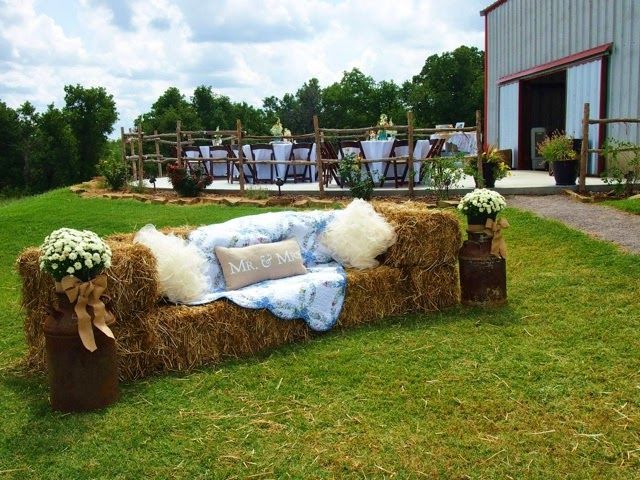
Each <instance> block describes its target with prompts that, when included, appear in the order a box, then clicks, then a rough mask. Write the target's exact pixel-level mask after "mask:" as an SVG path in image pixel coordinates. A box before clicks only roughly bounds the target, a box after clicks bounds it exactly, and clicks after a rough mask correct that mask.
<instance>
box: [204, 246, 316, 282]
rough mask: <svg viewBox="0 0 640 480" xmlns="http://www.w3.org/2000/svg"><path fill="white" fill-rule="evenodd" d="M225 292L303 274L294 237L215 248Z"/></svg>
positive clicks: (302, 265) (305, 271)
mask: <svg viewBox="0 0 640 480" xmlns="http://www.w3.org/2000/svg"><path fill="white" fill-rule="evenodd" d="M215 252H216V256H217V257H218V261H219V262H220V266H221V267H222V274H223V275H224V281H225V283H226V285H227V290H237V289H238V288H242V287H246V286H247V285H251V284H252V283H257V282H261V281H263V280H275V279H276V278H284V277H291V276H293V275H302V274H304V273H307V269H306V268H305V267H304V264H303V263H302V255H301V254H300V245H298V242H297V240H296V239H295V238H290V239H289V240H283V241H281V242H275V243H261V244H258V245H250V246H248V247H242V248H227V247H215Z"/></svg>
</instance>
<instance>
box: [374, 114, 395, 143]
mask: <svg viewBox="0 0 640 480" xmlns="http://www.w3.org/2000/svg"><path fill="white" fill-rule="evenodd" d="M392 126H393V122H392V121H390V120H389V118H388V117H387V114H386V113H381V114H380V119H379V120H378V127H380V129H379V130H378V140H386V139H387V129H388V128H389V127H392Z"/></svg>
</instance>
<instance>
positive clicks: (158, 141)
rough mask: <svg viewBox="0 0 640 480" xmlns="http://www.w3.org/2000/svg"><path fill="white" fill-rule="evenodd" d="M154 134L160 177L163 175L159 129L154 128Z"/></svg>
mask: <svg viewBox="0 0 640 480" xmlns="http://www.w3.org/2000/svg"><path fill="white" fill-rule="evenodd" d="M153 134H154V135H155V137H156V140H155V142H156V162H158V178H160V177H162V162H161V161H160V139H159V138H158V130H154V131H153Z"/></svg>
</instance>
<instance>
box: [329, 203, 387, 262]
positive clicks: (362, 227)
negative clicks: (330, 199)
mask: <svg viewBox="0 0 640 480" xmlns="http://www.w3.org/2000/svg"><path fill="white" fill-rule="evenodd" d="M396 239H397V235H396V232H395V230H394V228H393V226H391V225H390V224H389V223H388V222H387V221H386V220H385V219H384V217H382V216H381V215H380V214H378V213H377V212H376V211H375V210H374V209H373V207H372V206H371V205H370V204H369V203H368V202H366V201H364V200H361V199H359V198H356V199H354V200H353V201H352V202H351V203H350V204H349V205H348V206H347V208H345V209H344V210H342V211H341V212H338V214H337V215H336V218H335V220H334V221H333V222H331V223H330V224H329V225H328V226H327V229H326V230H325V232H324V233H323V235H322V237H321V239H320V242H321V243H322V244H323V245H324V246H325V247H327V249H329V251H330V252H331V257H332V258H333V259H334V260H336V261H337V262H339V263H341V264H342V265H344V266H345V267H354V268H359V269H363V268H372V267H377V266H378V263H379V262H378V261H377V260H376V257H377V256H378V255H380V254H381V253H384V252H386V251H387V249H388V248H389V247H390V246H391V245H393V244H394V243H396Z"/></svg>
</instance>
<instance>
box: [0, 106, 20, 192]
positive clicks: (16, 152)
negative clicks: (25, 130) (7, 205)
mask: <svg viewBox="0 0 640 480" xmlns="http://www.w3.org/2000/svg"><path fill="white" fill-rule="evenodd" d="M16 125H18V113H17V112H16V111H15V110H13V109H12V108H10V107H8V106H7V105H6V104H5V103H4V102H0V131H1V132H2V135H0V171H1V172H2V174H1V175H0V193H8V192H9V191H11V190H15V189H16V188H18V189H22V188H24V186H25V185H24V177H23V171H22V168H21V162H20V160H19V159H20V158H21V156H20V142H21V134H20V130H19V129H18V128H16Z"/></svg>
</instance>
